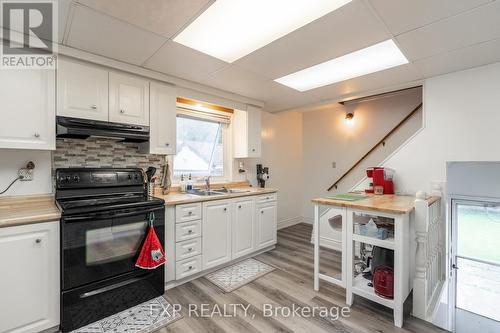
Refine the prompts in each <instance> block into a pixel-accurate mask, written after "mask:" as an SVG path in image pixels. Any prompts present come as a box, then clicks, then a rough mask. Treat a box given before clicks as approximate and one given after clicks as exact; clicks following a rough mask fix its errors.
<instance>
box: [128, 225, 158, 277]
mask: <svg viewBox="0 0 500 333" xmlns="http://www.w3.org/2000/svg"><path fill="white" fill-rule="evenodd" d="M164 263H165V251H163V247H162V246H161V243H160V240H159V239H158V236H157V235H156V232H155V229H154V228H153V227H152V226H150V227H149V231H148V235H147V236H146V239H145V240H144V244H143V245H142V249H141V253H140V254H139V258H137V261H136V262H135V266H137V267H139V268H142V269H155V268H157V267H159V266H161V265H163V264H164Z"/></svg>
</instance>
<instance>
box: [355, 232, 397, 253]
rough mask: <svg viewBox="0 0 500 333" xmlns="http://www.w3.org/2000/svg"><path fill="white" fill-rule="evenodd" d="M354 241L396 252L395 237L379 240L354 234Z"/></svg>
mask: <svg viewBox="0 0 500 333" xmlns="http://www.w3.org/2000/svg"><path fill="white" fill-rule="evenodd" d="M352 240H353V241H357V242H361V243H365V244H370V245H374V246H378V247H383V248H384V249H389V250H394V247H395V245H394V238H393V237H388V238H386V239H378V238H373V237H368V236H362V235H358V234H354V233H353V234H352Z"/></svg>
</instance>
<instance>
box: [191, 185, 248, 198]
mask: <svg viewBox="0 0 500 333" xmlns="http://www.w3.org/2000/svg"><path fill="white" fill-rule="evenodd" d="M247 192H250V191H249V190H241V189H232V188H225V187H223V188H219V189H214V190H204V189H198V188H197V189H192V190H189V191H187V193H189V194H194V195H200V196H214V195H224V194H229V193H247Z"/></svg>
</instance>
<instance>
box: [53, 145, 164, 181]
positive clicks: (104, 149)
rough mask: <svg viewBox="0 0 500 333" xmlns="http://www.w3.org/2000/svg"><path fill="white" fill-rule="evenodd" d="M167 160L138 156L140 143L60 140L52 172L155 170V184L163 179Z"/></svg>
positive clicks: (152, 156)
mask: <svg viewBox="0 0 500 333" xmlns="http://www.w3.org/2000/svg"><path fill="white" fill-rule="evenodd" d="M164 164H165V156H163V155H152V154H144V153H141V152H139V146H138V144H137V143H124V142H119V141H116V140H113V139H105V138H92V137H91V138H88V139H86V140H81V139H57V140H56V150H55V151H53V152H52V170H53V172H52V173H53V174H54V170H55V169H57V168H74V167H80V168H81V167H88V168H92V167H93V168H96V167H98V168H105V167H108V168H142V169H144V170H146V169H147V168H148V167H150V166H153V167H155V168H156V176H157V177H158V179H157V181H156V183H157V184H159V183H160V182H161V179H162V177H163V165H164Z"/></svg>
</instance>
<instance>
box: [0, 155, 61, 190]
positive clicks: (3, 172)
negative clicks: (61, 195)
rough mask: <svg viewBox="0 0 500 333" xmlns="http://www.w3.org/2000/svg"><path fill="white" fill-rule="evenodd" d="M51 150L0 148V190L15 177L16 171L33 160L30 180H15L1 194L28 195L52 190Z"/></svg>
mask: <svg viewBox="0 0 500 333" xmlns="http://www.w3.org/2000/svg"><path fill="white" fill-rule="evenodd" d="M50 154H51V152H50V151H37V150H22V149H15V150H13V149H0V192H1V191H3V190H4V189H5V188H6V187H7V186H8V185H9V184H10V182H11V181H13V180H14V179H15V178H16V177H17V171H18V170H19V169H20V168H24V167H25V166H26V163H28V162H29V161H33V162H34V163H35V170H34V171H33V172H34V173H33V175H34V177H33V180H32V181H17V182H16V183H15V184H14V185H12V187H11V188H10V189H9V190H8V191H7V192H6V193H5V194H3V195H2V196H10V195H29V194H42V193H50V192H52V181H51V155H50Z"/></svg>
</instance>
